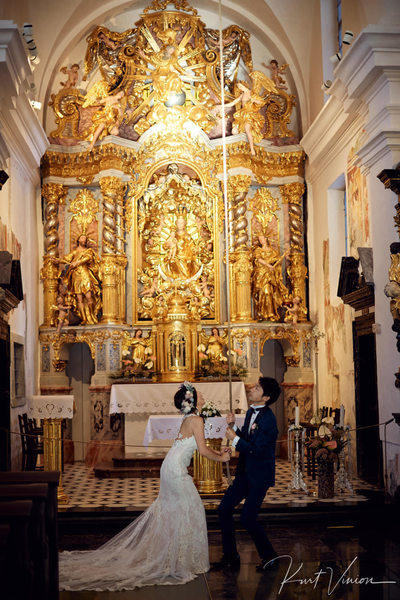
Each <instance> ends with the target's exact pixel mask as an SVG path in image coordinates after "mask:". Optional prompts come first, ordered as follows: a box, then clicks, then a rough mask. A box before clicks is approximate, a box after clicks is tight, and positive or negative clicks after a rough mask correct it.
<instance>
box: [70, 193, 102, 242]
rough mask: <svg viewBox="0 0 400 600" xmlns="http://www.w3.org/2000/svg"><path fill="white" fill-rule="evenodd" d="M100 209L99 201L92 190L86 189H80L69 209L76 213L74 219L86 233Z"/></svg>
mask: <svg viewBox="0 0 400 600" xmlns="http://www.w3.org/2000/svg"><path fill="white" fill-rule="evenodd" d="M98 210H99V201H98V200H96V198H95V197H94V196H93V193H92V192H91V191H90V190H86V189H85V190H80V191H79V192H78V193H77V195H76V196H75V198H74V199H73V200H71V202H70V205H69V211H70V212H71V213H72V214H73V215H74V219H75V221H76V222H77V223H78V225H79V226H80V228H81V231H82V233H86V231H87V228H88V227H89V225H90V224H91V223H92V221H94V219H95V218H96V213H97V211H98Z"/></svg>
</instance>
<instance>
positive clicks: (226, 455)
mask: <svg viewBox="0 0 400 600" xmlns="http://www.w3.org/2000/svg"><path fill="white" fill-rule="evenodd" d="M230 459H231V453H230V452H225V451H224V452H222V454H221V462H229V461H230Z"/></svg>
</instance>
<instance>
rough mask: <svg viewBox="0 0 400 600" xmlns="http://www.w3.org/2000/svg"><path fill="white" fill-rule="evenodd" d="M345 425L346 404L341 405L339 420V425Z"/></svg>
mask: <svg viewBox="0 0 400 600" xmlns="http://www.w3.org/2000/svg"><path fill="white" fill-rule="evenodd" d="M343 426H344V406H343V404H341V405H340V421H339V427H343Z"/></svg>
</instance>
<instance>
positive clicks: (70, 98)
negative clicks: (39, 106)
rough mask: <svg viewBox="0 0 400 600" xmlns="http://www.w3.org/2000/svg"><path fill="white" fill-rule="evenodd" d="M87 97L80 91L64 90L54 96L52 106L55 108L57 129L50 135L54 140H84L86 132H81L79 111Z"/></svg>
mask: <svg viewBox="0 0 400 600" xmlns="http://www.w3.org/2000/svg"><path fill="white" fill-rule="evenodd" d="M84 100H85V97H84V96H82V94H81V93H80V92H79V90H76V89H71V88H64V89H62V90H60V91H59V92H58V93H57V94H56V95H54V94H52V99H51V102H50V106H52V107H53V110H54V115H55V120H56V124H57V129H55V130H54V131H52V132H51V133H50V137H52V138H57V137H60V138H83V137H85V132H83V133H80V132H79V119H80V113H79V109H80V107H81V106H82V104H83V102H84Z"/></svg>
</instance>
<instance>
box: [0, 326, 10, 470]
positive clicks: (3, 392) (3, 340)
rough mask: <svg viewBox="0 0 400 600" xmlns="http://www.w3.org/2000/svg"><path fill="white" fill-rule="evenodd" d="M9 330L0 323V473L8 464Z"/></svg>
mask: <svg viewBox="0 0 400 600" xmlns="http://www.w3.org/2000/svg"><path fill="white" fill-rule="evenodd" d="M10 451H11V447H10V328H9V326H8V325H7V324H6V323H3V322H2V323H0V471H8V470H9V469H10V468H11V462H10Z"/></svg>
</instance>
